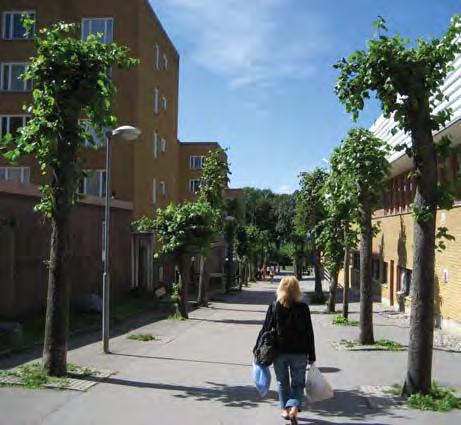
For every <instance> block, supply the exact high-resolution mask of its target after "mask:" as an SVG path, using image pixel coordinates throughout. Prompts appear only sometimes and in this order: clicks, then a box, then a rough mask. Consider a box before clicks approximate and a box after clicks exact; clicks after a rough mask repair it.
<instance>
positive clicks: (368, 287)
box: [339, 128, 390, 344]
mask: <svg viewBox="0 0 461 425" xmlns="http://www.w3.org/2000/svg"><path fill="white" fill-rule="evenodd" d="M389 152H390V149H389V146H388V145H387V144H386V143H385V142H383V141H382V140H381V139H379V138H377V137H376V136H374V135H373V133H371V132H370V131H368V130H366V129H364V128H353V129H352V130H350V131H349V133H348V137H347V138H346V139H344V140H343V142H342V145H341V150H340V151H339V155H340V156H341V159H340V163H341V167H340V170H341V172H342V174H341V176H342V179H344V180H346V184H345V185H346V186H347V187H350V188H351V189H352V187H353V185H352V183H354V188H355V190H354V191H353V192H352V194H353V199H354V200H355V203H356V206H357V212H358V216H357V217H356V220H357V225H358V227H359V232H360V342H361V343H362V344H374V336H373V284H372V277H371V261H372V254H373V252H372V242H373V226H372V221H371V220H372V214H373V211H374V210H375V208H376V207H377V206H378V203H379V201H380V199H381V190H382V185H383V181H384V178H385V177H386V175H387V174H388V172H389V162H388V161H387V155H388V154H389Z"/></svg>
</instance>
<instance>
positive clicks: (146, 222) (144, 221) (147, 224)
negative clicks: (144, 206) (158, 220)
mask: <svg viewBox="0 0 461 425" xmlns="http://www.w3.org/2000/svg"><path fill="white" fill-rule="evenodd" d="M131 227H132V229H133V230H134V231H135V232H139V233H144V232H153V231H154V229H155V221H154V219H152V218H150V217H146V216H144V217H141V218H140V219H138V220H134V221H133V222H132V223H131Z"/></svg>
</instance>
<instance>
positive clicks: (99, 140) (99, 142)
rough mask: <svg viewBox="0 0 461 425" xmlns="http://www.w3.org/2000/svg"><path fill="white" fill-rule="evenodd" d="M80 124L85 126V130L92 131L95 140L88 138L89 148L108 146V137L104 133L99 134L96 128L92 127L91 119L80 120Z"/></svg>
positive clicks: (87, 144) (86, 144)
mask: <svg viewBox="0 0 461 425" xmlns="http://www.w3.org/2000/svg"><path fill="white" fill-rule="evenodd" d="M80 125H81V126H82V127H83V129H84V130H85V131H87V132H88V133H90V135H91V137H92V138H93V140H91V139H88V140H87V141H86V142H85V146H86V147H87V148H89V147H98V148H99V147H105V146H106V137H105V136H104V135H102V136H98V134H97V133H96V130H95V129H94V128H93V127H90V121H89V120H80Z"/></svg>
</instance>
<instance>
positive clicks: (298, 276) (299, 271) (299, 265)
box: [295, 257, 303, 280]
mask: <svg viewBox="0 0 461 425" xmlns="http://www.w3.org/2000/svg"><path fill="white" fill-rule="evenodd" d="M295 274H296V279H298V280H302V278H303V266H302V260H301V259H300V257H296V259H295Z"/></svg>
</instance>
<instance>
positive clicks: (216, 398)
mask: <svg viewBox="0 0 461 425" xmlns="http://www.w3.org/2000/svg"><path fill="white" fill-rule="evenodd" d="M85 380H88V381H92V382H103V383H105V384H110V385H122V386H125V387H133V388H149V389H153V390H164V391H171V392H176V394H173V397H176V398H182V399H186V398H187V399H188V400H190V399H193V400H195V401H204V402H210V401H213V402H214V403H221V404H223V405H224V406H226V407H236V408H239V409H249V408H256V407H258V406H260V405H262V404H272V403H275V402H276V401H277V392H276V391H269V393H268V395H267V396H266V397H265V398H264V399H262V398H261V397H259V395H258V393H257V391H256V389H255V388H254V387H253V386H251V385H237V386H229V385H226V384H220V383H216V382H209V381H208V382H206V384H207V385H209V387H194V386H187V385H174V384H164V383H160V382H143V381H133V380H129V379H121V378H114V377H109V378H97V377H86V378H85Z"/></svg>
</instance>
